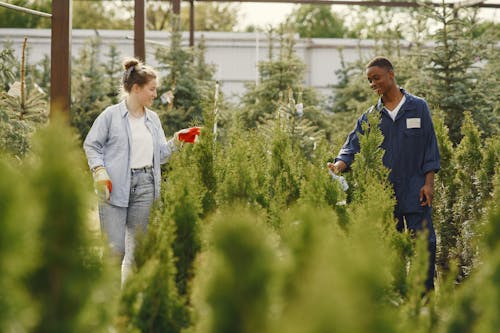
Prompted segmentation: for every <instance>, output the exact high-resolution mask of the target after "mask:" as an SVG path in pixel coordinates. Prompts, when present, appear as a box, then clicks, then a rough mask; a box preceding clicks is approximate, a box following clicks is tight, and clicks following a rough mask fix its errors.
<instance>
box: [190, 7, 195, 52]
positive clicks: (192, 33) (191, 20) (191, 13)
mask: <svg viewBox="0 0 500 333" xmlns="http://www.w3.org/2000/svg"><path fill="white" fill-rule="evenodd" d="M189 46H191V47H193V46H194V1H193V0H189Z"/></svg>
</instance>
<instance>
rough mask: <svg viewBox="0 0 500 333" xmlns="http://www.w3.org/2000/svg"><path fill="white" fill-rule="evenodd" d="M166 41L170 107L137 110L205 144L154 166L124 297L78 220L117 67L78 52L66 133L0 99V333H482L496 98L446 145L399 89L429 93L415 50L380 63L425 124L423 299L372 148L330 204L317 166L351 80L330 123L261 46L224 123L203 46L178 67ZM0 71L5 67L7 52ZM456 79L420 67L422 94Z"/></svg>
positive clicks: (93, 50) (437, 113) (356, 94)
mask: <svg viewBox="0 0 500 333" xmlns="http://www.w3.org/2000/svg"><path fill="white" fill-rule="evenodd" d="M175 34H176V32H175V29H174V32H173V38H172V45H171V47H170V48H168V49H158V57H162V58H161V59H164V60H162V63H164V64H165V66H166V67H168V70H169V72H168V73H169V74H168V75H167V76H166V77H165V80H164V81H162V87H161V88H160V90H161V94H163V93H164V92H167V91H168V90H170V91H171V92H172V93H173V95H174V97H175V98H174V100H173V102H170V103H167V104H161V103H160V102H158V105H156V107H155V109H157V110H158V111H159V113H160V115H161V116H162V120H163V123H164V126H165V130H166V132H167V133H172V132H173V131H174V130H176V129H178V128H179V127H184V126H185V125H190V124H198V125H203V131H202V135H201V137H200V141H199V142H198V143H197V144H196V145H193V146H185V147H184V149H183V150H182V151H180V152H179V153H178V154H176V155H175V156H174V157H173V159H172V160H171V161H170V163H169V164H168V165H167V166H166V167H165V170H164V176H165V179H164V180H163V184H162V186H163V187H162V189H163V190H162V195H161V199H160V200H159V201H158V202H157V204H156V207H155V209H154V210H153V212H152V215H151V220H150V225H149V228H148V232H147V234H146V235H145V236H144V237H142V238H141V239H139V245H138V247H137V255H136V267H135V270H134V274H133V275H132V276H131V278H130V279H129V281H128V282H127V284H126V286H125V288H124V289H123V290H120V286H119V278H118V275H119V268H118V267H117V265H116V263H114V262H109V261H108V258H109V256H108V255H107V253H106V247H105V246H103V244H102V241H101V239H100V236H99V234H98V233H97V232H92V231H91V230H89V220H90V218H89V212H90V211H92V207H93V206H94V204H95V202H94V200H93V199H92V191H91V176H90V174H89V172H88V170H87V167H86V163H85V161H84V158H83V155H82V154H83V153H82V150H81V143H80V142H81V137H82V136H84V135H85V133H86V131H88V127H89V126H90V124H91V122H92V120H93V118H94V117H95V116H96V115H97V114H98V113H99V112H100V110H102V107H103V106H104V105H107V104H109V103H112V102H113V101H116V100H117V99H118V98H119V96H118V93H117V92H116V89H115V88H114V87H115V84H116V81H117V77H119V75H120V69H119V67H118V65H117V64H118V63H119V61H118V60H117V59H118V58H119V55H118V54H116V52H115V53H114V54H115V55H114V56H113V57H115V58H114V59H115V60H114V61H113V62H111V61H110V62H106V63H105V64H106V66H107V67H105V66H104V64H102V63H100V62H99V61H97V60H98V59H99V56H98V50H99V49H100V48H98V47H97V45H94V46H92V42H91V44H89V47H88V48H86V49H85V51H83V52H82V54H81V55H80V56H79V57H78V58H77V59H76V66H75V76H74V77H77V78H79V79H81V84H79V83H78V80H74V84H76V87H78V88H75V90H74V94H73V96H74V100H73V103H72V110H71V119H72V124H73V126H72V128H68V126H65V124H62V122H60V121H59V120H58V119H53V120H51V122H50V125H45V120H44V119H46V118H40V120H39V121H38V120H37V121H35V122H33V121H32V120H30V118H29V117H25V115H27V114H31V112H34V114H37V115H45V114H46V112H47V106H46V105H45V106H42V107H36V108H28V107H27V105H28V104H27V103H26V100H24V101H23V97H22V96H23V94H24V96H29V94H30V93H29V92H28V93H23V94H21V93H20V94H19V96H17V97H13V96H12V95H9V92H8V89H7V87H5V88H4V90H5V91H3V92H2V95H1V101H2V103H4V104H2V108H1V110H0V112H3V113H6V114H12V115H13V117H4V116H3V113H2V118H1V122H0V124H1V126H3V127H1V131H0V134H1V135H0V137H1V138H2V140H5V139H4V138H9V136H8V135H7V134H8V133H16V134H18V135H21V136H22V137H23V140H24V141H23V142H26V146H25V147H26V148H25V149H24V150H22V151H21V150H19V149H17V148H15V146H14V145H12V144H6V143H3V142H5V141H0V142H2V149H4V150H5V152H4V153H3V154H2V157H1V162H0V163H1V164H2V170H3V172H2V174H1V175H0V187H1V188H2V189H3V191H0V193H2V199H1V200H0V220H1V221H2V225H3V226H4V232H3V233H2V234H1V235H0V237H1V238H2V239H1V241H0V248H1V250H0V267H1V268H0V269H1V271H2V272H6V273H4V274H2V275H1V277H0V281H2V283H1V286H2V288H0V290H2V291H1V292H2V295H1V297H0V310H2V311H0V330H1V331H6V332H18V331H40V332H47V331H49V332H68V331H70V332H79V331H82V332H89V331H92V332H100V331H110V330H118V331H123V332H255V331H261V332H275V331H286V332H309V331H311V332H315V331H334V332H337V331H338V332H403V331H412V332H431V331H432V332H481V333H482V332H495V331H496V329H497V327H498V325H499V324H500V323H499V322H498V320H499V319H498V316H497V312H496V311H497V309H498V308H499V306H500V304H498V302H499V300H500V297H499V296H500V280H499V269H500V262H499V258H500V253H499V251H500V246H499V244H500V242H499V239H500V238H499V237H500V231H499V228H498V226H499V225H500V221H499V220H500V212H499V208H498V197H499V195H500V194H499V189H500V186H499V183H500V180H499V171H500V170H499V168H500V167H499V164H500V163H499V160H500V141H499V139H498V135H495V133H498V132H497V131H498V122H496V123H495V122H494V121H489V122H488V127H484V125H483V123H484V119H491V117H493V116H495V114H496V113H498V104H495V103H496V102H495V98H498V97H497V94H496V93H495V89H496V88H495V86H494V85H492V84H484V85H483V84H482V87H483V92H482V93H483V94H484V96H483V95H481V96H483V99H481V98H477V97H474V100H475V101H476V103H474V106H475V107H474V108H467V109H464V110H463V111H466V110H469V111H471V112H461V113H460V118H461V119H463V120H462V121H460V126H459V127H458V134H457V133H456V132H453V133H455V134H453V135H452V131H456V129H455V130H453V129H452V128H451V127H450V126H448V124H447V122H448V121H450V120H449V119H450V117H451V115H450V114H454V113H451V112H450V111H449V110H448V109H447V107H448V104H446V103H445V102H446V101H445V102H443V103H440V100H439V99H435V100H433V99H432V98H431V97H430V96H431V95H428V94H427V93H425V90H422V91H420V90H419V88H418V87H419V85H418V84H416V83H415V82H427V81H419V80H416V78H426V77H427V76H425V75H424V74H425V71H424V69H425V68H424V67H422V66H416V67H415V66H414V65H415V63H420V64H435V63H436V62H433V61H430V60H427V59H428V58H422V57H423V55H421V56H418V57H417V56H416V53H417V51H419V50H420V49H419V48H415V49H412V51H415V57H413V53H412V54H410V55H401V56H398V55H397V54H391V55H393V56H394V60H395V63H396V64H398V66H397V68H400V67H402V68H403V69H402V71H401V72H402V73H401V76H399V75H398V78H399V80H400V83H402V84H403V85H404V86H405V87H409V90H410V91H412V92H415V93H422V92H423V94H424V95H423V96H424V97H426V98H428V99H429V101H430V103H431V105H432V106H433V110H434V122H435V127H436V132H437V136H438V141H439V145H440V151H441V157H442V169H441V171H440V172H439V173H438V175H437V179H436V194H437V198H436V199H435V203H434V221H435V222H434V223H435V227H436V232H437V235H438V269H437V271H438V276H437V281H436V291H435V292H434V293H432V294H430V295H426V296H425V297H422V292H423V282H422V281H423V280H424V279H425V271H426V267H425V265H426V263H427V260H426V255H427V254H426V250H425V249H426V246H425V242H424V240H423V239H420V238H417V239H413V238H411V237H410V235H408V234H406V233H397V232H396V231H395V228H394V220H393V217H392V210H393V205H394V201H393V194H392V191H391V188H390V186H388V184H387V180H386V179H387V170H386V169H384V167H383V166H382V164H381V158H380V156H381V154H382V151H381V150H380V149H379V145H380V142H381V134H380V132H378V131H377V130H372V131H369V132H367V133H368V134H367V135H365V136H364V137H363V138H362V139H361V145H362V151H361V153H360V155H359V157H360V158H358V159H357V162H356V163H355V164H354V166H353V170H352V172H351V173H349V174H348V175H347V180H348V182H349V184H350V189H349V190H348V192H343V191H342V190H341V189H340V186H339V185H338V184H337V183H336V182H334V181H333V180H332V179H331V178H330V176H329V175H328V173H327V171H326V168H325V164H326V162H327V161H328V160H329V159H331V158H332V157H333V156H334V155H335V153H336V151H337V150H338V148H339V147H340V144H341V141H340V140H342V139H343V138H345V135H346V134H347V132H348V131H349V129H350V128H348V127H346V126H345V124H348V123H349V122H350V121H351V119H352V118H353V117H356V116H357V115H358V114H359V112H360V110H362V109H365V108H366V107H367V106H369V105H370V102H373V101H372V97H370V96H369V95H368V94H366V95H364V97H362V96H363V92H364V91H366V88H367V87H365V86H366V84H364V86H363V87H362V86H361V82H362V80H361V78H362V77H363V74H362V67H361V66H360V65H359V64H354V65H352V67H348V68H350V69H352V71H353V72H351V73H350V74H349V73H347V72H346V73H345V76H344V77H345V80H344V81H342V86H339V87H336V89H337V93H338V95H337V96H339V99H338V102H340V101H343V103H345V105H346V108H345V109H344V110H343V111H346V112H334V113H333V114H330V113H325V112H320V111H319V110H321V109H322V107H321V104H320V102H319V101H318V100H317V99H316V98H317V97H315V96H314V91H309V90H308V89H306V88H304V87H302V86H301V83H300V77H301V71H302V70H303V68H302V67H301V66H300V62H299V61H298V60H297V58H296V57H295V56H294V54H293V40H292V39H289V38H288V37H287V35H286V34H285V33H279V34H278V37H277V38H278V39H279V40H280V43H281V48H280V49H279V50H278V51H277V52H275V51H274V50H272V49H271V48H270V54H269V59H268V61H265V62H263V63H261V65H260V67H259V69H260V71H261V78H262V79H261V82H260V84H259V85H256V86H249V90H248V93H247V95H245V96H244V98H243V102H242V105H241V106H230V105H228V104H227V103H226V102H225V101H224V98H223V97H224V96H223V95H221V94H220V93H218V89H217V85H216V83H215V82H213V80H211V75H213V72H210V70H208V69H207V66H206V65H205V64H204V62H203V47H202V45H200V47H199V49H198V50H197V52H193V51H192V50H184V49H182V48H181V47H180V42H179V39H178V38H176V37H175V36H176V35H175ZM438 36H441V37H438ZM452 36H453V35H450V34H444V33H437V34H436V38H441V39H437V41H436V42H437V43H438V44H439V43H445V41H446V43H448V44H447V45H449V44H453V43H455V41H454V39H453V38H455V37H452ZM177 37H178V36H177ZM270 38H274V37H273V35H271V37H270ZM447 38H450V39H451V40H450V41H447ZM452 41H453V43H452ZM94 42H96V43H97V42H98V41H94ZM384 43H385V42H384ZM384 43H381V44H382V45H383V44H384ZM456 43H458V44H459V43H460V41H456ZM382 49H383V47H382V46H381V50H382ZM445 49H446V47H443V48H441V47H437V48H435V49H434V50H432V52H431V55H432V56H435V57H436V58H439V59H442V60H443V61H444V60H446V59H448V57H450V56H451V55H453V53H450V54H448V55H447V53H443V52H444V51H443V50H445ZM465 50H466V49H465ZM489 51H491V52H492V53H491V54H495V53H494V52H497V51H496V50H495V49H494V48H493V49H490V50H489ZM463 52H465V51H463ZM110 54H113V51H112V49H111V51H110ZM485 54H486V56H487V57H486V58H484V59H486V60H485V61H486V63H485V64H484V66H482V67H480V68H477V69H474V71H473V72H472V73H473V74H474V75H478V76H476V77H475V79H471V80H467V79H465V78H464V79H463V80H462V84H463V85H469V84H470V87H472V86H473V85H474V84H476V83H477V82H479V81H477V80H478V79H477V78H484V79H485V80H486V79H488V82H490V83H491V82H492V80H494V75H495V73H494V72H492V67H490V66H494V64H495V59H492V58H488V57H490V56H491V54H489V53H485ZM410 56H411V57H410ZM1 59H2V61H3V62H4V63H5V62H8V61H14V62H15V59H13V58H12V57H11V56H9V52H8V51H4V52H3V53H2V58H1ZM405 59H411V61H405ZM21 63H22V61H21ZM17 66H19V65H17ZM348 66H351V65H348ZM356 66H357V67H356ZM406 66H407V67H408V68H411V69H412V71H407V70H406V69H405V68H407V67H406ZM464 66H465V65H464ZM42 67H43V66H42ZM465 67H466V66H465ZM1 68H2V71H0V72H3V74H2V75H0V78H6V81H5V82H11V81H10V80H11V78H12V77H15V76H16V75H18V74H20V73H16V72H15V71H13V70H12V69H15V68H16V67H9V66H2V67H1ZM19 68H29V66H28V65H26V64H23V63H22V64H21V65H20V66H19ZM106 68H107V69H106ZM209 68H210V67H209ZM346 68H347V67H346ZM417 69H418V70H417ZM454 70H456V71H457V72H460V73H462V72H464V69H463V68H462V67H455V68H450V66H444V65H443V66H436V67H434V71H435V75H436V77H437V76H438V75H439V73H441V74H443V75H444V73H446V71H450V73H456V72H453V71H454ZM471 70H472V69H471V68H465V72H464V73H471ZM9 71H10V72H9ZM20 72H22V71H20ZM29 72H30V71H28V73H29ZM42 72H43V71H41V72H40V73H42ZM410 72H411V73H412V75H408V76H407V75H406V74H405V73H410ZM25 73H26V72H25ZM181 73H189V75H184V74H183V75H180V74H181ZM211 73H212V74H211ZM487 73H489V74H488V75H490V76H493V77H492V78H487V76H486V75H487ZM31 75H32V78H30V79H28V78H26V76H24V79H23V80H21V82H23V83H22V84H21V87H26V91H29V90H30V89H31V90H33V91H34V88H33V87H34V86H33V85H32V84H31V83H29V82H40V85H41V86H42V87H44V86H43V85H42V83H43V82H47V81H43V80H41V79H39V80H34V79H33V78H34V77H39V78H41V77H43V76H42V75H40V76H36V75H39V74H36V71H35V70H33V71H32V74H31ZM496 75H498V74H496ZM22 77H23V76H21V78H22ZM28 77H30V75H28ZM454 77H458V76H454ZM29 80H32V81H29ZM442 82H443V81H439V80H434V81H431V82H430V83H429V84H428V85H427V88H426V89H428V91H435V92H441V91H443V89H444V88H443V83H442ZM97 83H99V84H97ZM108 83H109V85H108ZM4 86H5V85H4ZM423 86H425V85H423ZM45 87H46V86H45ZM45 87H44V88H45ZM103 87H106V88H103ZM421 89H424V88H421ZM449 89H451V91H452V92H454V91H455V90H454V89H455V88H454V86H450V87H449ZM467 89H469V88H467ZM470 89H472V88H470ZM470 89H469V90H467V91H469V92H470V91H471V90H470ZM20 91H23V89H21V90H20ZM26 91H25V92H26ZM11 93H12V92H11ZM349 94H351V95H349ZM429 94H430V93H429ZM7 96H9V97H7ZM349 96H351V98H349ZM453 96H455V97H454V98H457V99H459V98H464V99H468V98H470V96H469V95H464V94H459V93H457V94H455V95H453ZM474 96H476V95H474ZM340 97H342V98H344V99H342V98H340ZM35 100H37V101H43V100H44V99H43V98H42V97H37V98H36V99H35ZM5 101H12V103H11V104H5V103H7V102H5ZM349 101H350V102H349ZM189 103H191V104H189ZM488 103H489V104H488ZM464 105H466V104H465V102H464ZM467 105H469V104H467ZM334 106H335V104H334ZM476 107H477V108H476ZM26 110H28V111H29V112H26ZM229 110H231V111H229ZM300 110H302V111H303V113H301V112H299V111H300ZM334 110H335V108H334ZM349 111H350V112H349ZM495 112H496V113H495ZM458 113H459V112H457V114H458ZM175 115H177V116H175ZM483 116H484V117H485V118H484V119H483ZM488 117H489V118H488ZM37 119H38V118H37ZM453 119H455V118H453ZM371 121H372V122H373V124H375V123H376V122H377V119H376V118H375V117H374V118H372V119H371ZM454 121H458V120H456V119H455V120H454ZM16 122H19V123H21V124H28V125H29V128H30V131H29V133H26V134H24V133H23V132H20V131H17V130H12V131H11V132H8V131H7V130H5V129H4V128H8V127H7V126H13V125H12V124H15V123H16ZM215 124H217V126H214V125H215ZM350 126H352V125H350ZM350 126H349V127H350ZM371 128H372V129H376V126H371ZM215 129H217V130H216V131H215ZM33 133H34V135H35V137H34V138H33V139H31V135H32V134H33ZM9 149H10V150H9ZM366 161H371V162H370V163H367V162H366ZM26 207H29V209H27V208H26ZM20 221H22V223H20ZM21 258H22V259H21Z"/></svg>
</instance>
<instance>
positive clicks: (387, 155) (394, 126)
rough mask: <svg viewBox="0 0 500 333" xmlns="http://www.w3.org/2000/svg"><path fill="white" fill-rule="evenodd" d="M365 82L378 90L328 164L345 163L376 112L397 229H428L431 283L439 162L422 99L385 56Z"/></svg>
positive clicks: (338, 168)
mask: <svg viewBox="0 0 500 333" xmlns="http://www.w3.org/2000/svg"><path fill="white" fill-rule="evenodd" d="M366 74H367V77H368V82H369V83H370V87H371V88H372V89H373V90H374V91H375V92H376V93H377V94H378V95H379V96H380V98H379V100H378V103H377V105H376V106H375V107H374V108H371V109H370V110H369V111H368V112H365V113H364V114H363V115H362V116H361V117H360V118H359V120H358V122H357V124H356V128H355V129H354V130H353V131H352V132H351V133H350V134H349V136H348V137H347V140H346V142H345V143H344V145H343V147H342V149H341V150H340V152H339V154H338V156H337V157H336V158H335V162H334V163H328V167H329V168H330V169H331V170H332V171H333V172H334V173H335V174H340V173H342V172H344V171H346V170H348V169H349V166H350V165H351V164H352V162H353V161H354V158H355V154H356V153H358V152H359V151H360V146H359V138H358V135H359V134H362V133H363V129H362V123H363V122H366V121H367V114H368V113H369V112H376V111H378V112H380V113H381V115H380V116H381V118H380V125H379V128H380V130H381V132H382V134H383V135H384V140H383V142H382V145H381V147H382V148H383V149H384V156H383V160H382V162H383V164H384V165H385V166H386V167H387V168H389V169H390V174H389V181H390V182H391V184H392V185H393V188H394V192H395V195H396V207H395V209H394V216H395V217H396V219H397V221H398V223H397V229H398V230H399V231H402V230H403V229H404V227H405V225H406V227H407V228H409V229H410V231H412V232H413V233H414V232H418V231H423V230H427V232H428V249H429V270H428V273H427V279H426V281H425V287H426V289H427V290H432V289H433V288H434V273H435V259H436V235H435V232H434V228H433V225H432V219H431V213H432V209H431V206H432V199H433V197H434V174H435V172H437V171H438V170H439V168H440V162H439V159H440V158H439V150H438V145H437V140H436V135H435V132H434V126H433V124H432V119H431V115H430V112H429V108H428V106H427V103H426V102H425V100H423V99H422V98H419V97H416V96H413V95H411V94H409V93H407V92H406V91H405V90H404V89H402V88H399V87H398V85H397V84H396V80H395V74H394V68H393V66H392V64H391V62H390V61H389V60H388V59H387V58H384V57H376V58H374V59H372V60H371V61H370V62H369V63H368V65H367V69H366Z"/></svg>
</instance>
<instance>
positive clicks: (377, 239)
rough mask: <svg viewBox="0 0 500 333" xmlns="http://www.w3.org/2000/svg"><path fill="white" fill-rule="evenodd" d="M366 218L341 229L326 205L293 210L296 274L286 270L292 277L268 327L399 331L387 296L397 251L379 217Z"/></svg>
mask: <svg viewBox="0 0 500 333" xmlns="http://www.w3.org/2000/svg"><path fill="white" fill-rule="evenodd" d="M358 218H359V219H358ZM365 218H368V219H364V218H361V216H357V217H356V222H359V223H353V224H351V227H350V229H349V232H348V234H343V233H342V232H340V231H339V229H338V228H336V224H335V218H334V216H332V215H331V214H328V212H327V211H325V210H323V211H319V212H318V211H317V210H316V209H311V208H303V209H302V211H295V212H293V214H290V217H289V218H288V219H287V223H286V224H285V225H286V227H285V229H286V230H287V234H288V236H287V237H286V238H285V244H287V245H288V246H290V250H291V253H290V256H291V259H290V260H291V261H292V263H291V265H290V266H291V273H292V274H291V275H290V276H289V275H288V272H286V273H287V274H286V275H285V279H288V280H291V281H289V282H288V283H287V284H286V286H288V288H287V289H286V290H288V292H287V293H286V294H285V295H287V297H285V299H284V303H285V308H284V311H283V312H282V313H281V315H280V316H278V319H277V320H276V323H275V326H273V329H272V330H270V332H278V331H281V332H396V331H397V330H396V327H397V324H396V322H395V321H393V319H392V318H393V316H394V314H395V312H394V309H393V308H392V306H391V305H390V303H389V302H388V300H387V296H386V292H387V290H388V289H389V288H390V273H389V269H390V267H391V261H392V257H393V256H392V255H391V251H390V248H389V247H388V243H387V242H386V241H385V240H383V238H382V235H381V233H380V231H381V230H379V229H378V227H377V225H378V223H377V222H378V221H376V220H373V219H372V218H371V217H368V216H365ZM353 222H354V221H353ZM290 284H291V286H290ZM360 313H362V314H363V315H362V316H360V315H359V314H360Z"/></svg>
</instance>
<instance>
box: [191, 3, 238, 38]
mask: <svg viewBox="0 0 500 333" xmlns="http://www.w3.org/2000/svg"><path fill="white" fill-rule="evenodd" d="M238 14H239V10H238V5H235V4H234V3H217V2H200V3H197V4H196V5H195V6H194V26H195V27H196V30H197V31H234V30H235V27H236V25H237V24H238ZM181 22H182V30H183V31H188V30H189V11H188V7H184V8H181Z"/></svg>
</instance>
